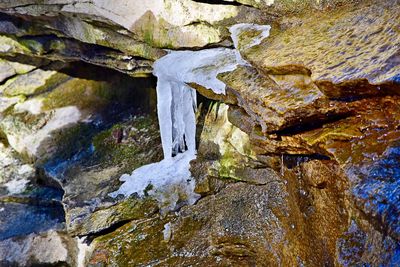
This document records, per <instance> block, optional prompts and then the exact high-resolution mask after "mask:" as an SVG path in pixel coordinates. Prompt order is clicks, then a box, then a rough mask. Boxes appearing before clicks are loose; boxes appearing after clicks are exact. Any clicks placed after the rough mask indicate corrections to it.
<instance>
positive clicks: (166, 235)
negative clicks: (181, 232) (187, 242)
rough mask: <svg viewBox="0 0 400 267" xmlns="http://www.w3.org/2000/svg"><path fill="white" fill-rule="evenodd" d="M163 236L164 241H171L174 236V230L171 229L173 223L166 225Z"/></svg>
mask: <svg viewBox="0 0 400 267" xmlns="http://www.w3.org/2000/svg"><path fill="white" fill-rule="evenodd" d="M163 236H164V241H167V242H168V241H169V240H170V239H171V236H172V229H171V223H170V222H169V223H166V224H165V225H164V230H163Z"/></svg>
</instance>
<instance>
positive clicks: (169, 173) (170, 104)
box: [110, 24, 269, 211]
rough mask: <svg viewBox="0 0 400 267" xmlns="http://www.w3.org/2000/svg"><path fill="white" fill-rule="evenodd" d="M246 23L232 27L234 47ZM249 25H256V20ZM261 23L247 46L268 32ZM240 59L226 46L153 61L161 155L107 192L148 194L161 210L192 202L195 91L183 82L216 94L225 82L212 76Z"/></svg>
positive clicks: (221, 91) (171, 54) (174, 53)
mask: <svg viewBox="0 0 400 267" xmlns="http://www.w3.org/2000/svg"><path fill="white" fill-rule="evenodd" d="M246 27H247V28H248V27H250V24H246V25H245V24H242V25H241V26H240V27H239V26H238V27H237V29H236V30H235V28H234V29H233V30H232V32H233V33H235V34H236V35H235V36H233V37H232V38H236V39H234V42H235V44H236V46H237V43H238V41H237V40H238V39H237V38H238V37H237V36H238V35H239V34H240V33H241V32H242V30H244V29H247V28H246ZM251 27H253V28H254V27H255V28H254V29H256V30H258V26H257V25H251ZM260 27H261V29H263V31H262V32H261V33H260V35H259V36H257V38H256V39H257V40H255V41H253V42H252V43H251V45H256V44H259V43H260V42H261V41H262V40H263V39H264V38H265V37H266V36H268V33H269V26H260ZM253 28H252V29H253ZM241 64H246V62H244V61H243V60H242V59H241V57H240V56H239V57H237V50H236V49H228V48H214V49H205V50H201V51H170V52H169V54H168V55H166V56H164V57H162V58H160V59H159V60H157V61H156V62H155V63H154V66H153V67H154V71H153V74H154V75H155V76H157V78H158V81H157V109H158V110H157V112H158V120H159V125H160V134H161V141H162V147H163V152H164V160H162V161H160V162H157V163H152V164H149V165H145V166H142V167H140V168H138V169H136V170H134V171H133V173H132V174H131V175H128V174H124V175H122V176H121V178H120V180H121V181H124V184H122V185H121V187H120V188H119V190H118V191H115V192H113V193H111V194H110V196H112V197H116V196H118V195H119V194H122V195H124V196H125V197H127V196H130V195H132V194H137V195H138V196H139V197H143V196H145V194H148V195H150V196H152V197H153V198H155V199H157V200H158V201H159V203H160V206H161V210H162V211H166V210H173V209H175V208H176V205H177V203H178V202H184V203H187V204H193V203H194V202H195V201H196V200H197V199H198V198H199V195H197V194H196V193H195V192H194V187H195V182H194V180H193V178H192V177H191V173H190V161H191V160H193V159H195V158H196V147H195V144H196V140H195V136H196V119H195V110H196V91H195V90H194V89H192V88H191V87H190V86H188V84H189V83H196V84H198V85H200V86H203V87H204V88H206V89H209V90H212V91H213V92H214V93H216V94H225V84H224V83H223V82H221V81H220V80H219V79H218V78H217V75H218V74H219V73H223V72H228V71H233V70H234V69H236V67H237V66H238V65H241ZM174 155H175V156H174Z"/></svg>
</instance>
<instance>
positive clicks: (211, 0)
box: [193, 0, 242, 6]
mask: <svg viewBox="0 0 400 267" xmlns="http://www.w3.org/2000/svg"><path fill="white" fill-rule="evenodd" d="M193 2H198V3H203V4H210V5H228V6H242V4H241V3H238V2H229V1H223V0H193Z"/></svg>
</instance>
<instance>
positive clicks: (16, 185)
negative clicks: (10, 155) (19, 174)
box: [4, 179, 29, 195]
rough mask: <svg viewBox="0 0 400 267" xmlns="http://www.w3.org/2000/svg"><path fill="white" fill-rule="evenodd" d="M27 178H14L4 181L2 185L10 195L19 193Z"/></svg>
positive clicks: (26, 183) (24, 187) (23, 188)
mask: <svg viewBox="0 0 400 267" xmlns="http://www.w3.org/2000/svg"><path fill="white" fill-rule="evenodd" d="M28 183H29V180H27V179H14V180H11V181H9V182H8V183H5V184H4V186H5V187H6V188H7V191H8V193H9V194H10V195H15V194H20V193H22V192H24V191H25V189H26V187H27V185H28Z"/></svg>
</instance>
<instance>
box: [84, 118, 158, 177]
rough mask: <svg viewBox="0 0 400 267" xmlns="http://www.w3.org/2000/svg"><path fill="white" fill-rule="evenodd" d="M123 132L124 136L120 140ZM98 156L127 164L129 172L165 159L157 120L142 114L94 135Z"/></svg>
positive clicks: (94, 144)
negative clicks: (162, 157) (162, 158)
mask: <svg viewBox="0 0 400 267" xmlns="http://www.w3.org/2000/svg"><path fill="white" fill-rule="evenodd" d="M121 135H123V138H122V140H118V139H119V138H120V136H121ZM92 143H93V146H94V148H95V158H97V160H98V161H100V162H104V164H106V165H122V166H126V170H125V169H124V170H123V171H125V172H131V171H132V170H133V169H135V168H138V167H140V166H142V165H145V164H148V163H150V162H155V161H158V160H161V155H162V153H161V146H160V140H159V132H158V127H157V121H156V120H155V118H153V117H151V116H140V117H136V118H133V119H131V120H130V121H128V122H124V123H119V124H116V125H114V126H113V127H111V128H110V129H107V130H105V131H103V132H100V133H99V134H97V135H96V136H95V137H94V138H93V141H92Z"/></svg>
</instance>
